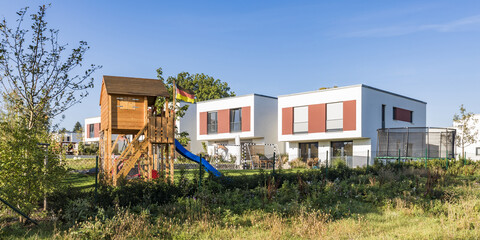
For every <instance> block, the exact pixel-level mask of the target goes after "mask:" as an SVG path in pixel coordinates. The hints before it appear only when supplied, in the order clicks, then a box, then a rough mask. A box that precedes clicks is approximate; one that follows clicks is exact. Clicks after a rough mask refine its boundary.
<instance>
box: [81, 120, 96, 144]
mask: <svg viewBox="0 0 480 240" xmlns="http://www.w3.org/2000/svg"><path fill="white" fill-rule="evenodd" d="M84 126H85V127H84V130H83V136H84V138H83V141H84V142H85V143H86V144H90V143H93V142H97V143H98V141H99V140H100V117H91V118H85V125H84Z"/></svg>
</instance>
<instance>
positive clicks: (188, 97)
mask: <svg viewBox="0 0 480 240" xmlns="http://www.w3.org/2000/svg"><path fill="white" fill-rule="evenodd" d="M175 87H176V89H177V93H176V96H175V97H176V98H177V99H178V100H182V101H184V102H189V103H194V102H195V95H194V94H193V91H190V90H187V89H184V88H182V87H180V86H178V84H175Z"/></svg>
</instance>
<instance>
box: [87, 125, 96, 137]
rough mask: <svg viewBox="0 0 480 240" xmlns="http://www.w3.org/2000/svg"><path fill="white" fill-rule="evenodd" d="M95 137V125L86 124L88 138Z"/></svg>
mask: <svg viewBox="0 0 480 240" xmlns="http://www.w3.org/2000/svg"><path fill="white" fill-rule="evenodd" d="M94 136H95V124H88V138H93V137H94Z"/></svg>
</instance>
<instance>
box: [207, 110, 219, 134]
mask: <svg viewBox="0 0 480 240" xmlns="http://www.w3.org/2000/svg"><path fill="white" fill-rule="evenodd" d="M217 123H218V121H217V112H208V113H207V133H208V134H215V133H217Z"/></svg>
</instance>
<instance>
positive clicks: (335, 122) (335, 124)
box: [327, 102, 343, 131]
mask: <svg viewBox="0 0 480 240" xmlns="http://www.w3.org/2000/svg"><path fill="white" fill-rule="evenodd" d="M342 130H343V102H338V103H328V104H327V131H342Z"/></svg>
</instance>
